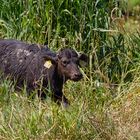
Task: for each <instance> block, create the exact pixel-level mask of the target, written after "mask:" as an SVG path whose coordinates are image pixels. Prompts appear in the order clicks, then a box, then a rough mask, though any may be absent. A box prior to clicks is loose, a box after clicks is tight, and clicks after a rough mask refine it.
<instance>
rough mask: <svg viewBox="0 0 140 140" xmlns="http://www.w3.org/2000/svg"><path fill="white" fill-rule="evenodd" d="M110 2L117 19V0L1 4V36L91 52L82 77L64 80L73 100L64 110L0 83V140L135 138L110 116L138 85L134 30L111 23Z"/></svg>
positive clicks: (5, 1) (137, 37)
mask: <svg viewBox="0 0 140 140" xmlns="http://www.w3.org/2000/svg"><path fill="white" fill-rule="evenodd" d="M115 7H117V8H118V9H119V10H118V11H116V12H115V13H114V14H115V15H114V16H115V17H119V18H120V17H121V16H122V15H121V14H122V11H121V7H119V5H118V3H117V0H113V1H108V2H105V1H104V0H71V1H70V0H40V1H37V0H29V1H28V0H24V1H21V0H1V1H0V38H13V39H19V40H23V41H27V42H33V43H40V44H48V45H49V47H50V48H51V49H52V50H58V49H59V48H63V47H72V48H74V49H76V50H78V51H83V52H85V53H87V54H88V55H89V57H90V63H89V66H88V67H87V68H85V69H82V72H83V74H84V79H83V80H82V81H80V82H78V83H73V82H68V83H67V84H66V85H65V88H64V92H65V94H66V96H67V97H68V98H69V100H70V101H71V106H70V107H69V108H67V109H64V108H63V107H58V106H57V105H56V104H55V103H53V102H52V101H51V100H50V98H49V97H48V98H47V99H46V101H45V102H40V100H39V99H38V98H36V99H35V100H34V101H32V102H30V101H29V99H28V98H27V97H26V94H24V92H25V91H24V90H23V91H21V92H18V91H15V89H14V83H12V82H11V81H8V80H4V81H3V82H1V84H0V139H5V140H8V139H9V140H11V139H13V140H15V139H22V140H23V139H27V140H28V139H44V140H45V139H64V140H65V139H68V140H69V139H83V140H86V139H95V140H98V139H103V140H104V139H105V140H109V139H112V140H114V139H121V138H125V139H131V138H135V137H134V136H133V133H130V132H129V131H128V132H129V136H128V137H127V131H126V132H125V133H121V131H120V130H121V128H122V125H123V124H122V120H123V119H122V120H121V121H120V122H117V120H116V118H114V114H113V113H118V112H119V111H118V110H117V109H119V108H120V104H121V103H122V104H123V103H124V100H123V98H122V97H125V96H127V95H129V94H128V92H129V91H131V86H132V85H133V86H132V87H133V89H134V88H135V87H138V81H139V80H137V77H138V76H139V60H140V55H139V45H140V43H139V42H140V34H139V31H137V32H133V34H132V33H131V29H130V30H129V31H127V30H125V28H123V31H120V30H119V26H118V25H117V24H115V25H116V26H117V27H116V26H115V27H114V28H112V25H114V21H113V20H112V19H111V12H112V10H113V9H114V8H115ZM135 83H136V84H135ZM134 93H135V91H134ZM29 102H30V103H29ZM130 103H131V102H130ZM121 113H124V112H123V111H122V112H121ZM124 114H125V113H124ZM116 116H117V115H116ZM120 116H121V115H120ZM120 116H119V117H120ZM127 117H129V116H127ZM134 117H135V115H134ZM124 121H125V119H124ZM126 121H127V120H126ZM128 124H129V123H128ZM130 128H131V127H130ZM136 134H137V132H136ZM138 138H139V137H138Z"/></svg>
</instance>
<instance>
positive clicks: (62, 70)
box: [56, 48, 88, 81]
mask: <svg viewBox="0 0 140 140" xmlns="http://www.w3.org/2000/svg"><path fill="white" fill-rule="evenodd" d="M81 60H82V61H86V62H87V61H88V57H87V56H86V55H85V54H78V53H77V52H76V51H74V50H73V49H68V48H66V49H61V50H60V51H59V52H58V54H57V59H56V61H57V70H58V73H59V74H60V75H61V76H63V78H65V80H68V79H70V80H73V81H79V80H80V79H81V78H82V73H81V71H80V69H79V66H80V61H81Z"/></svg>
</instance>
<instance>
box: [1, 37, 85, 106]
mask: <svg viewBox="0 0 140 140" xmlns="http://www.w3.org/2000/svg"><path fill="white" fill-rule="evenodd" d="M79 60H82V61H87V56H86V55H84V54H80V55H79V54H78V53H77V52H75V51H74V50H73V49H70V48H65V49H61V50H60V51H58V53H54V52H52V51H50V50H49V48H48V47H45V46H43V45H38V44H27V43H25V42H21V41H17V40H6V39H5V40H0V71H1V72H2V73H3V74H4V76H8V77H10V78H11V79H12V80H16V87H23V86H24V84H26V87H27V89H26V90H27V93H28V94H29V95H30V93H31V91H32V90H35V89H38V93H39V95H40V97H41V98H46V94H45V93H46V91H47V89H48V88H49V89H51V91H52V93H53V94H52V99H53V100H54V101H55V102H57V103H61V102H62V103H63V105H64V106H67V105H68V104H69V101H68V100H67V98H66V97H65V96H64V95H63V92H62V88H63V84H64V83H65V82H66V81H67V80H73V81H79V80H80V79H81V78H82V74H81V72H80V70H79V68H78V66H79ZM40 85H42V87H43V90H39V89H40V87H41V86H40ZM41 89H42V88H41Z"/></svg>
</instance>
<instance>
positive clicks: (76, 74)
mask: <svg viewBox="0 0 140 140" xmlns="http://www.w3.org/2000/svg"><path fill="white" fill-rule="evenodd" d="M74 76H75V77H82V74H81V73H75V74H74Z"/></svg>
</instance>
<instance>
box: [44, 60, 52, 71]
mask: <svg viewBox="0 0 140 140" xmlns="http://www.w3.org/2000/svg"><path fill="white" fill-rule="evenodd" d="M51 66H52V62H51V61H50V60H48V61H46V62H45V63H44V67H46V68H48V69H49V68H50V67H51Z"/></svg>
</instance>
